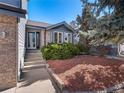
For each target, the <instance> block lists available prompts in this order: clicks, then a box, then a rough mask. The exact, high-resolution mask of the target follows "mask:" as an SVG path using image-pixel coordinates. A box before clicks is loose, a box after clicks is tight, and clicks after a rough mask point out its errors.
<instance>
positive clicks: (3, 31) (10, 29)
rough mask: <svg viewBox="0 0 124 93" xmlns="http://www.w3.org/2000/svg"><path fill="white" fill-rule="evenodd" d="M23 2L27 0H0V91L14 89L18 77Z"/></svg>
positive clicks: (24, 13) (24, 12)
mask: <svg viewBox="0 0 124 93" xmlns="http://www.w3.org/2000/svg"><path fill="white" fill-rule="evenodd" d="M23 2H27V0H0V77H1V78H0V90H4V89H7V88H11V87H15V86H16V84H17V81H18V78H19V77H20V63H21V60H22V59H23V58H22V50H23V49H24V48H23V47H24V43H23V42H24V41H23V40H24V37H25V36H24V33H25V32H24V31H25V30H23V29H24V28H23V26H22V25H23V24H25V22H26V21H25V19H26V9H25V8H26V7H24V6H23V5H22V3H23ZM21 41H23V42H22V43H21ZM23 56H24V55H23Z"/></svg>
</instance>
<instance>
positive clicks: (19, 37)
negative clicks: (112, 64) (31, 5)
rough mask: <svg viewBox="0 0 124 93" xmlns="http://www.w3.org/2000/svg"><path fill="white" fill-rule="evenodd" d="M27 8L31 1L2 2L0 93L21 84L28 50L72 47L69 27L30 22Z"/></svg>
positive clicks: (0, 23) (0, 0) (63, 24)
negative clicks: (46, 46) (61, 46)
mask: <svg viewBox="0 0 124 93" xmlns="http://www.w3.org/2000/svg"><path fill="white" fill-rule="evenodd" d="M27 5H28V0H0V77H1V78H0V91H2V90H5V89H8V88H11V87H15V86H16V84H17V82H18V81H19V80H20V78H21V74H22V70H23V68H24V57H25V52H26V50H27V49H28V50H29V49H31V50H32V49H41V48H42V47H43V46H45V45H47V44H49V43H59V44H61V43H64V42H67V43H73V31H74V29H73V28H72V27H71V26H70V25H68V24H67V23H66V22H61V23H58V24H48V23H44V22H35V21H30V20H28V14H27V10H28V9H27V7H28V6H27Z"/></svg>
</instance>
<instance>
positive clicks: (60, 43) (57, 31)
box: [53, 31, 63, 44]
mask: <svg viewBox="0 0 124 93" xmlns="http://www.w3.org/2000/svg"><path fill="white" fill-rule="evenodd" d="M55 33H57V44H61V43H59V33H61V35H62V38H61V40H62V43H63V32H58V31H55V32H54V33H53V34H54V35H53V36H54V43H55Z"/></svg>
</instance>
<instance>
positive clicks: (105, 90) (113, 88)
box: [47, 68, 124, 93]
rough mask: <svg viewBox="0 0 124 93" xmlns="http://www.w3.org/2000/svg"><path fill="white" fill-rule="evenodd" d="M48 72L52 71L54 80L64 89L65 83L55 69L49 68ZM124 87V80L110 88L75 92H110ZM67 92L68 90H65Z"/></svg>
mask: <svg viewBox="0 0 124 93" xmlns="http://www.w3.org/2000/svg"><path fill="white" fill-rule="evenodd" d="M47 70H48V72H49V73H50V75H51V76H52V78H53V79H54V81H55V82H56V84H57V85H58V87H59V88H60V90H61V91H63V90H64V87H65V85H64V83H63V81H62V80H61V79H60V78H59V77H58V76H57V75H56V74H55V73H54V71H53V70H52V69H50V68H47ZM122 88H124V82H122V83H121V84H118V85H115V86H113V87H110V88H106V89H104V90H102V91H84V92H75V93H110V92H113V91H116V90H119V89H122ZM65 92H66V90H65Z"/></svg>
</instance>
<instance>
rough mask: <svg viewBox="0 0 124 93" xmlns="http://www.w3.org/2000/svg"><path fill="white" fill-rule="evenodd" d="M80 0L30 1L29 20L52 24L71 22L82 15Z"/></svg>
mask: <svg viewBox="0 0 124 93" xmlns="http://www.w3.org/2000/svg"><path fill="white" fill-rule="evenodd" d="M81 11H82V8H81V2H80V0H29V5H28V14H29V19H30V20H34V21H39V22H47V23H51V24H55V23H59V22H62V21H66V22H68V23H69V22H71V21H72V20H75V19H76V16H77V15H78V14H81Z"/></svg>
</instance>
